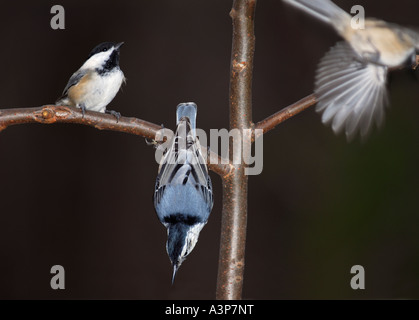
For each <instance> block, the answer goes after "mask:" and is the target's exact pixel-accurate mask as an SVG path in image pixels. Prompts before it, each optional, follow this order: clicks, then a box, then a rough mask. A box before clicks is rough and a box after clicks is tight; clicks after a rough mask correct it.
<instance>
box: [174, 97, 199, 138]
mask: <svg viewBox="0 0 419 320" xmlns="http://www.w3.org/2000/svg"><path fill="white" fill-rule="evenodd" d="M196 114H197V106H196V104H195V103H193V102H185V103H180V104H179V105H178V106H177V108H176V123H177V124H179V122H180V120H181V119H182V118H183V117H188V118H189V123H190V124H191V129H192V130H193V131H195V129H196Z"/></svg>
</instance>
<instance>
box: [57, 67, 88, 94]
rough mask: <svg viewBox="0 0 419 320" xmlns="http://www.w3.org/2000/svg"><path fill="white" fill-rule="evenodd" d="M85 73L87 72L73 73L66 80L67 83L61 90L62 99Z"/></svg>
mask: <svg viewBox="0 0 419 320" xmlns="http://www.w3.org/2000/svg"><path fill="white" fill-rule="evenodd" d="M87 72H88V70H79V71H77V72H74V73H73V75H72V76H71V77H70V79H69V80H68V83H67V85H66V86H65V88H64V90H63V94H62V97H65V96H66V95H67V93H68V89H70V88H71V87H72V86H74V85H76V84H77V83H79V81H80V79H81V78H83V77H84V76H85V75H86V74H87ZM60 99H61V98H60Z"/></svg>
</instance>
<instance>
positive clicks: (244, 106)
mask: <svg viewBox="0 0 419 320" xmlns="http://www.w3.org/2000/svg"><path fill="white" fill-rule="evenodd" d="M255 7H256V0H235V1H234V3H233V8H232V10H231V12H230V16H231V18H232V20H233V46H232V54H231V70H230V130H231V129H249V128H251V127H252V76H253V56H254V49H255V36H254V14H255ZM233 148H241V144H237V143H235V144H233V143H232V142H230V160H232V156H233V154H235V152H234V149H233ZM247 182H248V181H247V176H246V175H245V165H244V164H240V165H236V164H235V165H234V170H232V171H231V172H230V174H229V175H227V176H224V178H223V211H222V221H221V242H220V257H219V263H218V278H217V292H216V297H217V299H241V297H242V288H243V272H244V254H245V244H246V226H247Z"/></svg>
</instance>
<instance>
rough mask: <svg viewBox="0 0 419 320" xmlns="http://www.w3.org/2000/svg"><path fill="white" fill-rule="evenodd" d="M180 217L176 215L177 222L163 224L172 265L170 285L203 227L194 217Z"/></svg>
mask: <svg viewBox="0 0 419 320" xmlns="http://www.w3.org/2000/svg"><path fill="white" fill-rule="evenodd" d="M181 217H182V215H177V216H176V220H177V221H172V222H166V223H165V225H166V227H167V243H166V250H167V254H168V255H169V258H170V261H171V262H172V265H173V277H172V283H173V281H174V280H175V276H176V272H177V271H178V270H179V267H180V265H181V264H182V262H183V261H184V260H185V258H186V257H187V256H188V255H189V254H190V253H191V251H192V250H193V248H194V247H195V245H196V243H197V242H198V237H199V233H200V232H201V230H202V228H203V227H204V225H205V223H203V222H199V221H198V220H197V219H196V218H194V217H188V218H186V219H179V218H181ZM168 220H170V219H168Z"/></svg>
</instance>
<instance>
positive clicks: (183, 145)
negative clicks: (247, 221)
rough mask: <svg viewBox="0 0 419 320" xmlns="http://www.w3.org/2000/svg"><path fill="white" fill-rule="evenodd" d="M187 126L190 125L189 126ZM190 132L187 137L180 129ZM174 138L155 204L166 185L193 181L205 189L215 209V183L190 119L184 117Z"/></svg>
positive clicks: (158, 177)
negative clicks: (192, 129)
mask: <svg viewBox="0 0 419 320" xmlns="http://www.w3.org/2000/svg"><path fill="white" fill-rule="evenodd" d="M185 127H186V128H185ZM183 130H185V131H184V132H187V134H186V141H185V138H182V135H181V134H179V133H180V132H182V131H183ZM173 139H174V140H173V142H172V145H171V147H170V149H169V150H168V151H167V153H166V155H165V156H164V157H163V159H162V162H161V165H160V168H159V173H158V176H157V180H156V185H155V197H154V201H155V205H157V204H158V203H159V202H160V199H161V195H162V193H163V192H164V189H165V188H166V185H168V184H171V185H182V184H186V183H190V184H192V185H194V186H195V188H196V189H197V190H198V191H199V192H200V193H201V195H202V196H203V198H204V200H205V202H206V203H207V205H208V207H209V209H210V210H211V209H212V204H213V198H212V184H211V179H210V177H209V175H208V169H207V166H206V163H205V160H204V158H203V156H202V153H201V145H200V143H199V140H198V139H197V138H195V137H194V136H193V134H192V132H191V128H190V123H189V122H188V121H181V122H180V123H179V124H178V129H177V131H176V134H175V136H174V137H173Z"/></svg>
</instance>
